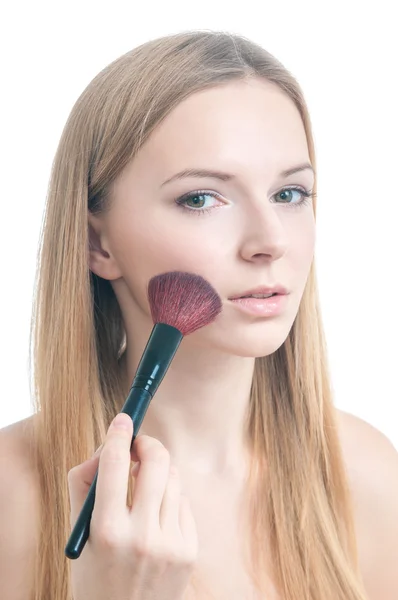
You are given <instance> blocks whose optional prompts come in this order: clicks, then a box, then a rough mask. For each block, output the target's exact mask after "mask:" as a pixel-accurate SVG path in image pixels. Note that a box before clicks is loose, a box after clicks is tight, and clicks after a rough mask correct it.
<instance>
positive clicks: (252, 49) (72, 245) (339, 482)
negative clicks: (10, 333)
mask: <svg viewBox="0 0 398 600" xmlns="http://www.w3.org/2000/svg"><path fill="white" fill-rule="evenodd" d="M253 76H254V77H260V78H264V79H265V80H267V81H269V82H273V83H274V84H276V85H277V86H279V88H281V89H282V90H283V91H284V92H285V93H286V94H287V96H289V97H290V98H291V99H292V100H293V102H294V103H295V105H296V107H297V109H298V110H299V113H300V115H301V118H302V121H303V124H304V127H305V131H306V135H307V141H308V148H309V154H310V159H311V162H312V164H313V166H314V168H315V166H316V165H315V153H314V143H313V137H312V131H311V124H310V118H309V114H308V109H307V107H306V104H305V100H304V97H303V94H302V91H301V89H300V87H299V85H298V83H297V82H296V80H295V79H294V77H293V76H292V75H291V74H290V73H289V72H288V71H287V70H286V68H284V67H283V65H282V64H281V63H280V62H278V60H277V59H276V58H275V57H273V56H272V55H271V54H269V53H268V52H267V51H266V50H264V49H263V48H261V47H260V46H258V45H257V44H255V43H253V42H251V41H249V40H247V39H246V38H244V37H241V36H238V35H231V34H228V33H224V32H209V31H194V32H184V33H180V34H176V35H170V36H167V37H163V38H160V39H156V40H153V41H150V42H148V43H145V44H143V45H141V46H139V47H138V48H135V49H134V50H132V51H130V52H128V53H127V54H125V55H123V56H121V57H120V58H118V59H117V60H115V61H114V62H112V63H111V64H110V65H109V66H107V67H106V68H105V69H104V70H103V71H101V72H100V73H99V74H98V75H97V76H96V77H95V78H94V79H93V81H92V82H91V83H90V84H89V85H88V87H87V88H86V89H85V90H84V92H83V93H82V95H81V96H80V97H79V99H78V100H77V102H76V104H75V106H74V107H73V109H72V111H71V114H70V116H69V118H68V121H67V123H66V126H65V128H64V131H63V133H62V137H61V140H60V143H59V146H58V149H57V152H56V156H55V159H54V163H53V168H52V173H51V178H50V184H49V190H48V198H47V204H46V211H45V217H44V221H43V230H42V238H41V252H40V261H39V265H38V276H37V289H36V297H35V304H34V311H33V315H32V346H33V358H34V361H32V365H33V368H34V390H33V395H34V401H35V403H36V404H35V408H36V412H37V413H38V414H37V415H36V424H35V427H36V439H37V444H36V464H37V469H38V474H39V477H40V486H41V507H42V513H41V529H40V544H39V552H38V554H37V561H36V571H35V573H36V583H35V599H36V600H43V599H44V598H48V599H51V600H69V599H70V598H71V597H72V595H71V590H70V583H69V567H70V565H69V561H68V559H66V558H65V556H64V546H65V543H66V540H67V539H68V536H69V533H70V529H71V524H70V516H69V511H70V506H69V494H68V487H67V472H68V471H69V470H70V469H71V468H72V467H73V466H74V465H77V464H79V463H81V462H83V461H84V460H86V459H87V458H88V456H90V455H91V454H92V453H93V452H94V450H95V448H96V447H97V446H99V445H100V444H101V443H102V441H103V439H104V437H105V434H106V430H107V428H108V425H109V423H110V421H111V420H112V418H113V417H114V415H115V414H116V413H117V412H119V411H120V408H121V406H122V404H123V402H124V399H125V393H126V390H125V389H123V386H122V383H121V376H120V364H119V361H120V358H121V356H122V355H123V351H124V349H125V348H124V328H123V321H122V316H121V312H120V308H119V305H118V303H117V300H116V296H115V294H114V292H113V289H112V287H111V285H110V283H109V282H108V281H105V280H103V279H101V278H99V277H97V276H96V275H94V274H93V273H91V272H90V270H89V267H88V264H89V255H88V252H89V237H88V220H87V214H88V210H90V211H92V212H93V213H95V212H100V211H102V210H106V208H107V206H108V203H109V201H110V189H111V184H112V182H113V181H114V180H115V178H116V177H117V176H118V175H119V174H120V173H121V171H122V169H123V168H124V167H125V166H126V165H127V163H128V162H129V161H131V160H132V158H133V157H134V156H135V154H136V153H137V152H138V150H139V148H140V147H141V145H142V144H143V143H144V141H145V140H146V139H147V138H148V136H149V134H150V133H151V131H152V130H153V129H154V128H155V127H156V126H157V125H158V124H159V123H160V122H161V121H162V119H164V118H165V117H166V116H167V114H168V113H169V112H170V111H171V110H173V108H174V107H175V106H177V105H178V103H179V102H181V100H182V99H183V98H185V97H187V96H189V95H190V94H193V93H195V92H196V91H199V90H204V89H206V88H211V87H214V86H218V85H223V84H227V83H228V82H231V81H233V80H239V79H245V78H248V77H253ZM315 188H316V186H315ZM314 211H315V214H316V204H314ZM247 423H248V427H247V443H248V445H249V448H250V452H251V455H252V461H251V472H250V476H249V486H248V497H249V499H250V502H249V516H250V520H249V527H248V530H249V531H248V532H247V533H248V539H249V542H250V543H249V546H250V550H251V555H250V559H249V560H248V565H247V568H248V569H249V570H251V576H252V578H253V581H254V582H255V583H256V585H257V586H258V588H259V590H261V593H262V594H264V595H266V591H267V576H266V575H265V572H266V571H267V570H268V576H269V577H272V578H273V582H274V584H275V586H276V587H277V589H278V592H279V594H280V597H281V598H283V599H284V600H297V599H300V600H320V598H322V600H364V598H365V596H364V592H363V587H362V582H361V578H360V575H359V572H358V562H357V551H356V542H355V531H354V526H353V514H352V507H351V501H350V493H349V488H348V484H347V480H346V473H345V470H344V464H343V460H342V454H341V449H340V445H339V440H338V434H337V426H336V420H335V410H334V407H333V403H332V392H331V384H330V377H329V373H328V367H327V349H326V344H325V340H324V332H323V327H322V320H321V314H320V308H319V299H318V290H317V283H316V275H315V265H314V263H313V264H312V267H311V270H310V273H309V277H308V280H307V284H306V288H305V291H304V294H303V297H302V301H301V304H300V307H299V310H298V314H297V316H296V319H295V321H294V323H293V326H292V328H291V330H290V332H289V335H288V337H287V339H286V341H285V342H284V343H283V345H282V346H281V347H280V348H279V349H278V350H277V351H276V352H274V353H273V354H271V355H270V356H266V357H263V358H258V359H256V362H255V372H254V378H253V384H252V391H251V399H250V406H249V414H248V421H247ZM270 556H271V557H272V558H273V560H272V561H270ZM270 569H271V571H270Z"/></svg>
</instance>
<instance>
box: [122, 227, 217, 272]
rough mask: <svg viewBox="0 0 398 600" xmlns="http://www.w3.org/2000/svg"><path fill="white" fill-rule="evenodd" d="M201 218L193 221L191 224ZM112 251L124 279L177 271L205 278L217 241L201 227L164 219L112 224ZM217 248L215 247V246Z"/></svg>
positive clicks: (212, 259)
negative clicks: (196, 274)
mask: <svg viewBox="0 0 398 600" xmlns="http://www.w3.org/2000/svg"><path fill="white" fill-rule="evenodd" d="M200 218H201V217H195V216H194V217H192V220H195V219H200ZM112 231H113V232H115V233H114V235H113V236H112V241H111V244H112V250H113V255H114V257H115V259H116V260H117V262H118V264H119V266H120V268H121V270H122V272H123V276H125V277H126V278H127V277H132V278H133V279H134V278H135V276H136V275H137V274H140V275H141V277H142V278H146V279H147V280H148V279H149V278H150V277H152V276H153V275H157V274H158V273H161V272H166V271H172V270H180V271H191V272H196V273H198V274H202V275H205V273H206V266H207V269H208V266H209V264H212V262H213V261H214V254H215V252H216V251H217V247H215V243H211V240H215V242H217V238H214V236H211V235H208V236H205V235H204V233H203V232H202V231H201V228H200V227H188V226H187V227H184V228H183V227H181V226H177V225H176V224H174V223H169V224H168V223H166V222H165V220H164V219H163V220H162V219H156V220H155V219H153V218H152V219H148V220H147V221H146V222H143V221H142V220H140V222H138V221H137V220H135V221H133V220H130V219H127V220H124V222H123V221H121V222H119V223H118V224H116V223H115V224H114V226H113V229H112ZM217 245H218V244H217Z"/></svg>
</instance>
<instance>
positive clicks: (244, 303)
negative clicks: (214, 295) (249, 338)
mask: <svg viewBox="0 0 398 600" xmlns="http://www.w3.org/2000/svg"><path fill="white" fill-rule="evenodd" d="M288 298H289V295H288V294H277V295H276V296H271V297H270V298H235V300H230V303H231V305H232V304H233V305H234V307H236V309H238V310H240V311H243V312H245V313H247V314H249V315H252V316H255V317H276V316H277V315H280V314H282V313H283V312H285V310H286V308H287V303H288Z"/></svg>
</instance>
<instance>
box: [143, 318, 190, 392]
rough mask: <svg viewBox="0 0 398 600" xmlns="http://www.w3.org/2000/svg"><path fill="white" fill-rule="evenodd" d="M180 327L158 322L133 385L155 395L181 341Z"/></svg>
mask: <svg viewBox="0 0 398 600" xmlns="http://www.w3.org/2000/svg"><path fill="white" fill-rule="evenodd" d="M182 338H183V335H182V333H181V331H180V330H179V329H177V328H176V327H172V326H171V325H166V324H165V323H156V325H155V326H154V327H153V329H152V333H151V335H150V338H149V340H148V343H147V345H146V347H145V350H144V352H143V355H142V357H141V360H140V363H139V365H138V368H137V372H136V374H135V377H134V381H133V383H132V385H131V387H132V388H133V387H139V388H141V389H143V390H146V391H148V392H149V393H150V394H151V396H153V395H154V394H155V392H156V390H157V389H158V387H159V385H160V382H161V381H162V379H163V377H164V376H165V374H166V371H167V369H168V368H169V366H170V363H171V361H172V360H173V357H174V355H175V353H176V351H177V348H178V346H179V345H180V343H181V340H182Z"/></svg>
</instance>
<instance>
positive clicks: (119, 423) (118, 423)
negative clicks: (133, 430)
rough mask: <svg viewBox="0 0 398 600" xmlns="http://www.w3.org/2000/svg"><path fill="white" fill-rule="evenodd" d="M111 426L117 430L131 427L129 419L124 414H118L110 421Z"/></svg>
mask: <svg viewBox="0 0 398 600" xmlns="http://www.w3.org/2000/svg"><path fill="white" fill-rule="evenodd" d="M112 426H113V427H117V429H130V427H131V417H129V415H127V414H126V413H119V414H117V415H116V417H115V418H114V419H113V421H112Z"/></svg>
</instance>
